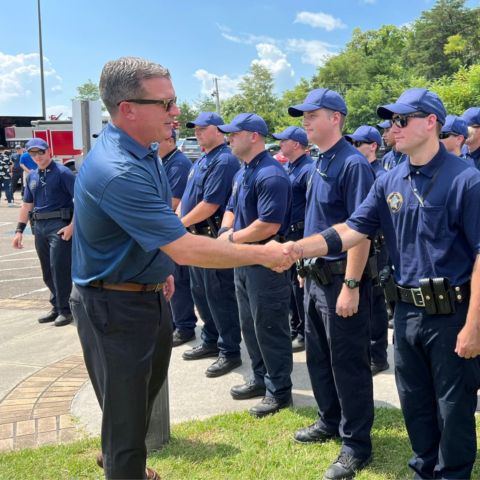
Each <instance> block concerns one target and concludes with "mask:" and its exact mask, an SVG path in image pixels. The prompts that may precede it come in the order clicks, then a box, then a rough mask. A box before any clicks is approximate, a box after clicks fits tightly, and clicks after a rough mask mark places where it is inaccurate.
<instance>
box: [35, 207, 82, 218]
mask: <svg viewBox="0 0 480 480" xmlns="http://www.w3.org/2000/svg"><path fill="white" fill-rule="evenodd" d="M72 213H73V212H72V210H71V209H70V208H62V209H60V210H56V211H54V212H33V213H32V218H33V219H34V220H51V219H53V218H61V219H63V220H71V218H72Z"/></svg>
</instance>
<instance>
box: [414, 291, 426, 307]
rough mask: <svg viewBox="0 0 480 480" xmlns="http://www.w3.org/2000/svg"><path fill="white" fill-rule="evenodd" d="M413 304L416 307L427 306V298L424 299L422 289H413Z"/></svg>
mask: <svg viewBox="0 0 480 480" xmlns="http://www.w3.org/2000/svg"><path fill="white" fill-rule="evenodd" d="M412 296H413V303H414V305H415V306H416V307H424V306H425V298H424V297H423V293H422V289H421V288H412Z"/></svg>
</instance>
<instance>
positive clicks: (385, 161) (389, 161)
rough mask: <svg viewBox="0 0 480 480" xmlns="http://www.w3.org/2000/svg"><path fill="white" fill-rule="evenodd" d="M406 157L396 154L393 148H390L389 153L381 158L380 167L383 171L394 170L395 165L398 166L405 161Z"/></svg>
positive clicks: (399, 153)
mask: <svg viewBox="0 0 480 480" xmlns="http://www.w3.org/2000/svg"><path fill="white" fill-rule="evenodd" d="M407 157H408V155H405V154H404V153H402V152H397V150H395V149H394V148H392V149H391V150H390V151H389V152H387V153H386V154H385V155H384V156H383V158H382V165H383V168H384V169H385V170H391V169H392V168H395V167H396V166H397V165H400V164H401V163H402V162H404V161H405V160H406V159H407Z"/></svg>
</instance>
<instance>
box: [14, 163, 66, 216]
mask: <svg viewBox="0 0 480 480" xmlns="http://www.w3.org/2000/svg"><path fill="white" fill-rule="evenodd" d="M74 184H75V175H74V174H73V173H72V171H71V170H70V169H69V168H67V167H64V166H63V165H60V164H57V163H55V162H54V161H53V160H52V161H51V162H50V164H49V165H48V166H47V168H45V169H44V170H40V169H37V170H32V171H31V172H30V173H29V174H28V175H27V182H26V185H25V191H24V193H23V201H24V202H25V203H33V211H34V212H56V211H58V210H60V209H61V208H71V209H73V186H74Z"/></svg>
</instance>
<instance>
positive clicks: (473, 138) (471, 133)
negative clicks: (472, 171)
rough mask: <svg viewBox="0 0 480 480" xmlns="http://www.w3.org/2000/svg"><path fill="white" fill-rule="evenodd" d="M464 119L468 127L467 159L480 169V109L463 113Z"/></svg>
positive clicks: (476, 108)
mask: <svg viewBox="0 0 480 480" xmlns="http://www.w3.org/2000/svg"><path fill="white" fill-rule="evenodd" d="M462 118H463V119H464V120H465V122H467V126H468V138H467V140H466V141H465V144H466V145H467V147H468V153H467V154H466V158H467V159H468V158H469V159H471V160H472V161H473V163H474V164H475V166H476V167H477V168H478V169H480V107H470V108H468V109H467V110H465V111H464V112H463V115H462Z"/></svg>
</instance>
